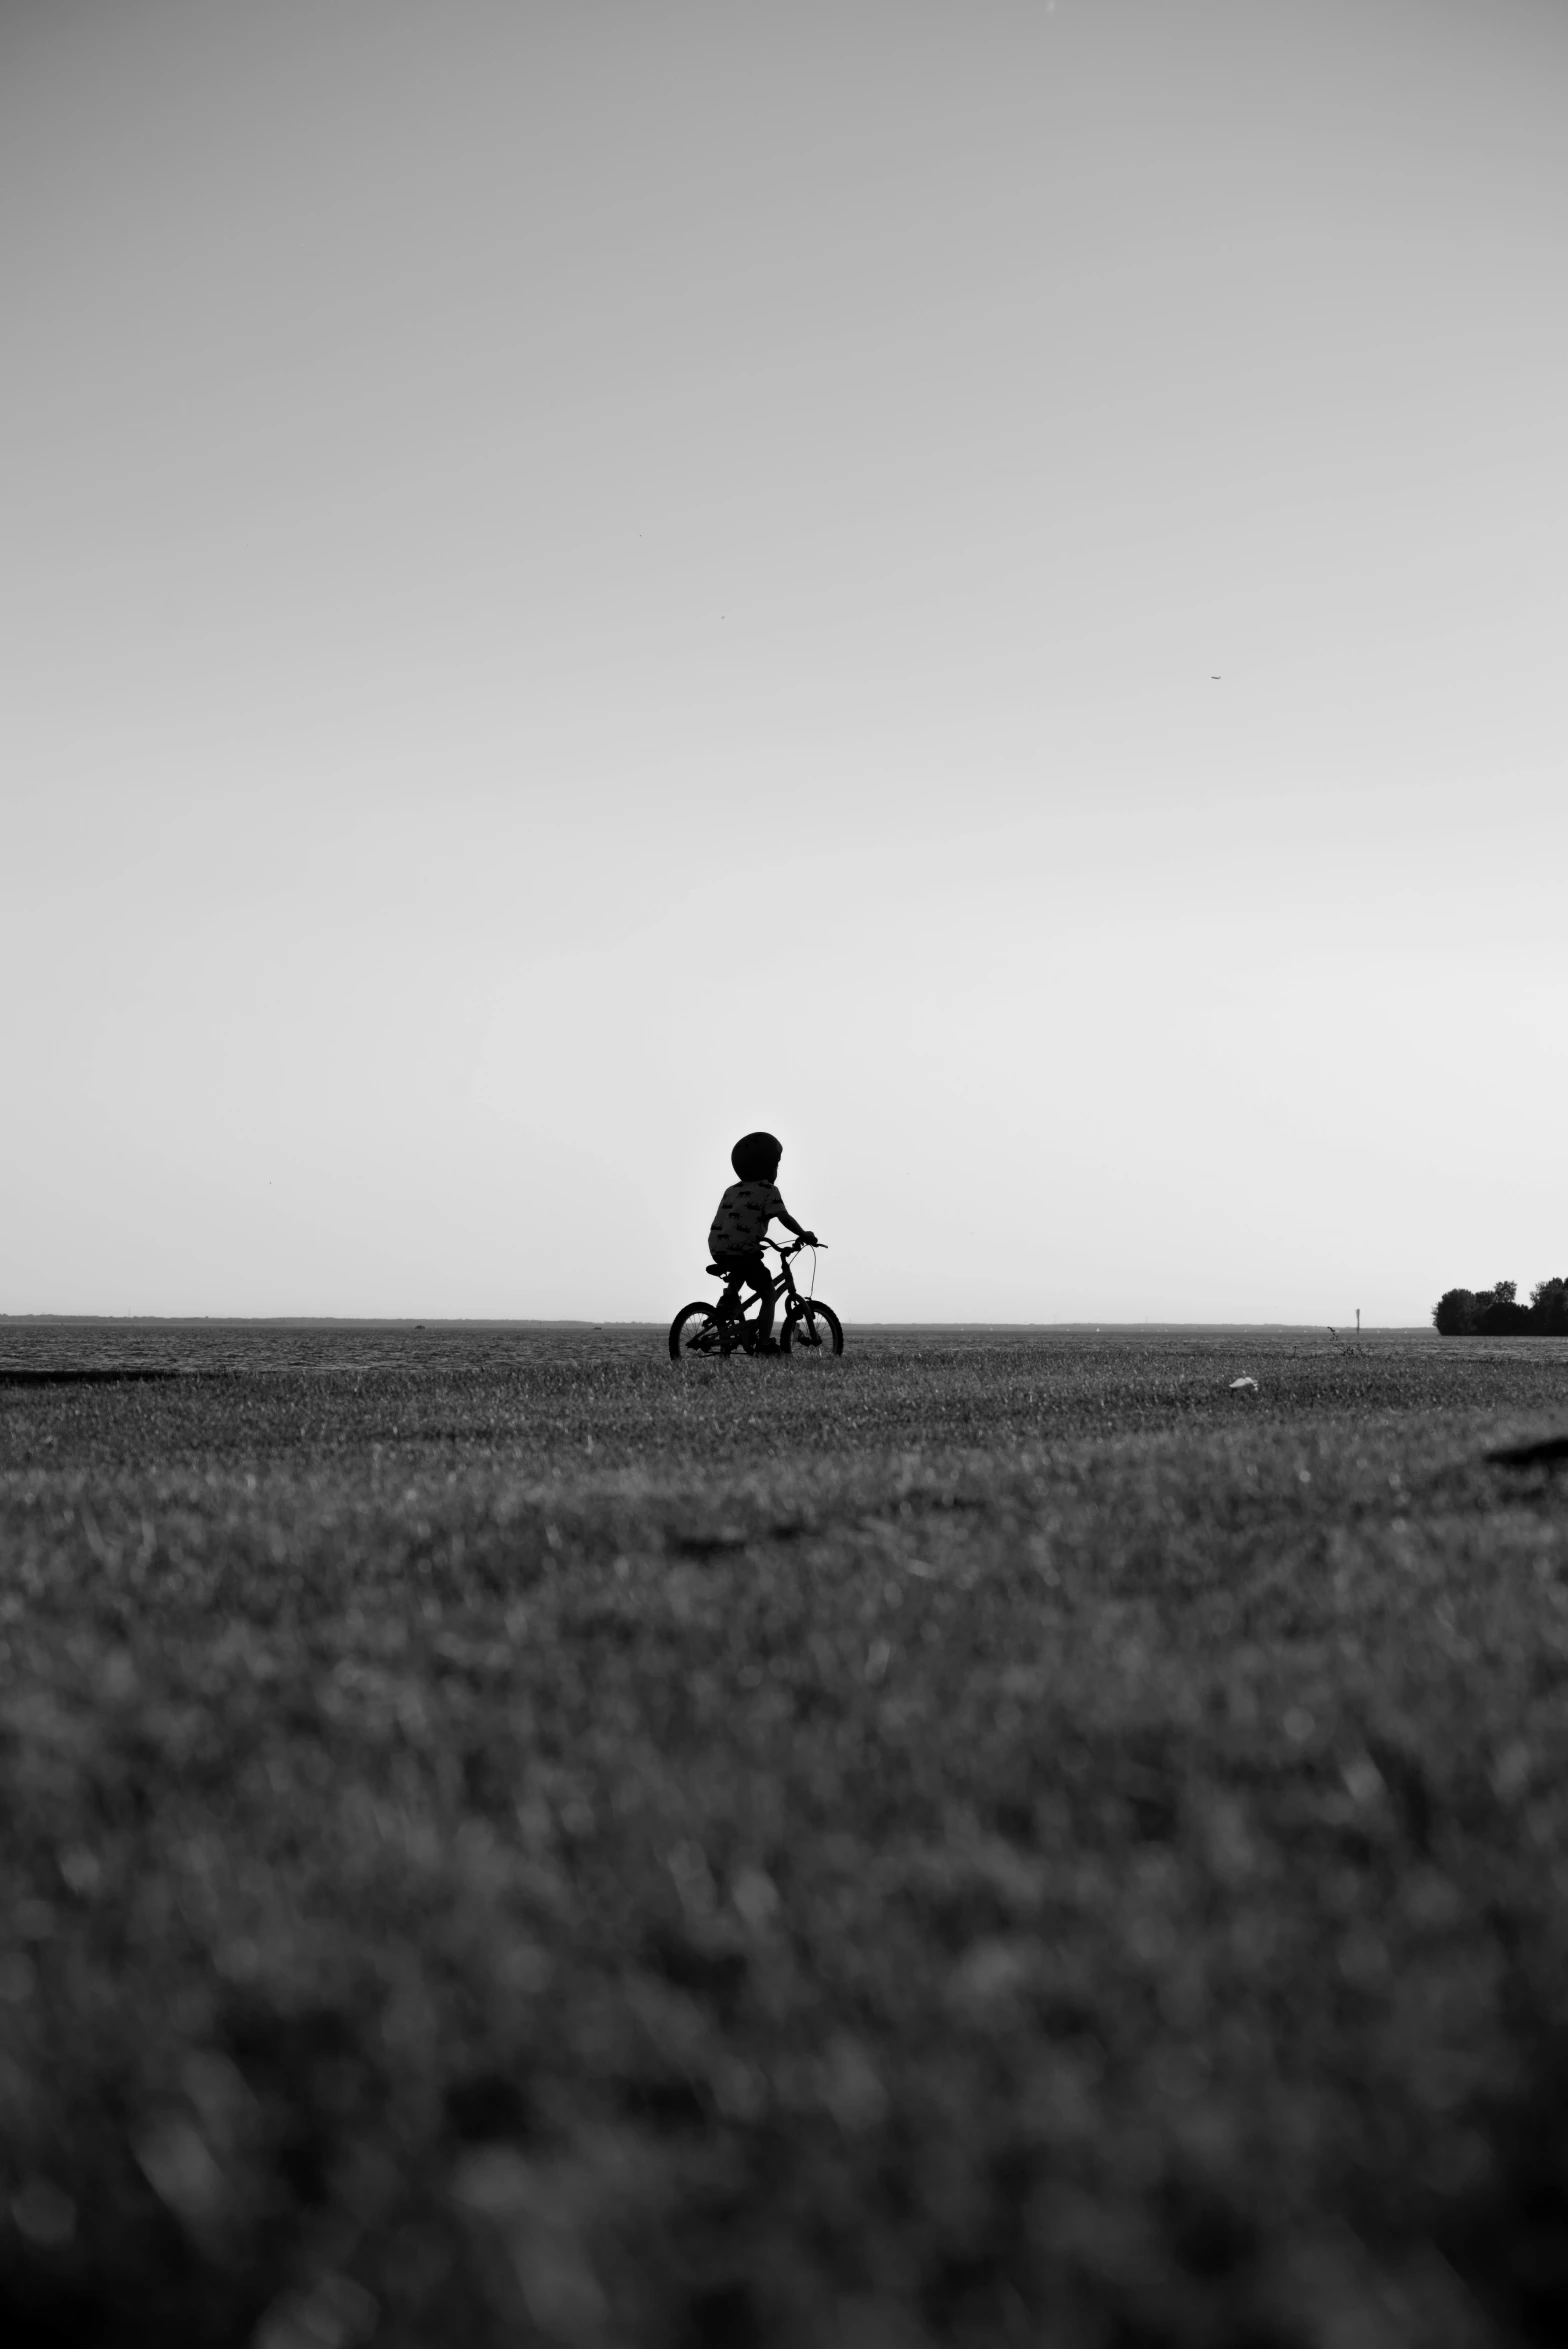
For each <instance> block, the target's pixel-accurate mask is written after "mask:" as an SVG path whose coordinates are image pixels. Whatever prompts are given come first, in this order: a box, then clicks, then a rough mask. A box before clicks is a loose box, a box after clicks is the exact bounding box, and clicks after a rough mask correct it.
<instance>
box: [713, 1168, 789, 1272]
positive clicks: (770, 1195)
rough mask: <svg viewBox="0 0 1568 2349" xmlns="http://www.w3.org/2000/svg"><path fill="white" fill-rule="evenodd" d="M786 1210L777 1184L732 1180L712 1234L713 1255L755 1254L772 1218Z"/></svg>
mask: <svg viewBox="0 0 1568 2349" xmlns="http://www.w3.org/2000/svg"><path fill="white" fill-rule="evenodd" d="M783 1213H784V1202H783V1200H782V1199H781V1198H780V1197H779V1192H778V1185H777V1184H776V1183H731V1185H730V1187H729V1189H728V1190H727V1191H726V1192H725V1194H724V1196H723V1198H722V1199H721V1200H720V1201H719V1212H718V1214H717V1215H716V1216H715V1217H714V1219H713V1229H712V1230H711V1231H710V1232H709V1234H708V1252H709V1254H710V1255H712V1256H755V1254H756V1252H757V1250H758V1249H759V1248H760V1247H761V1245H762V1240H763V1235H764V1234H765V1233H766V1231H767V1228H768V1223H769V1220H770V1218H771V1217H773V1216H775V1215H782V1214H783Z"/></svg>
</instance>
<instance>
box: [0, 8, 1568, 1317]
mask: <svg viewBox="0 0 1568 2349" xmlns="http://www.w3.org/2000/svg"><path fill="white" fill-rule="evenodd" d="M1565 119H1568V9H1565V8H1564V7H1563V6H1562V5H1561V0H1539V4H1534V0H1465V4H1460V0H1452V4H1449V0H1409V4H1407V0H1230V4H1226V0H1191V4H1184V5H1177V4H1176V0H1057V5H1056V6H1055V7H1054V8H1053V7H1051V6H1049V5H1047V0H1035V4H1034V5H1000V4H997V0H964V4H963V5H958V4H957V0H952V4H949V5H942V6H930V5H921V4H920V0H898V4H897V5H879V4H871V0H834V4H833V5H829V6H823V7H817V6H814V5H810V4H809V0H789V4H788V5H776V6H768V7H763V6H760V5H754V4H744V0H731V4H730V5H722V6H721V5H713V6H680V5H665V4H662V0H621V4H619V5H612V4H610V0H604V4H602V5H600V4H595V0H576V4H572V5H567V4H560V5H546V4H544V0H441V4H440V5H435V4H434V0H424V4H421V5H413V4H412V0H309V4H306V0H244V4H242V0H202V4H198V0H178V4H177V0H97V4H96V5H95V4H93V0H0V289H3V295H4V315H5V364H4V367H3V369H0V517H3V520H0V788H3V821H4V830H3V848H0V1081H3V1086H4V1103H5V1112H4V1125H3V1129H0V1309H7V1310H11V1311H28V1310H44V1311H62V1312H65V1311H87V1312H91V1311H102V1312H140V1311H145V1312H157V1313H184V1312H196V1313H343V1314H377V1313H386V1314H415V1315H426V1316H431V1317H434V1316H437V1315H442V1314H472V1315H497V1316H511V1315H550V1316H553V1315H574V1316H575V1315H582V1316H586V1317H589V1318H610V1317H648V1318H663V1317H665V1316H667V1315H668V1314H669V1313H671V1312H673V1310H674V1309H675V1307H676V1306H677V1305H678V1304H679V1303H680V1302H681V1301H682V1300H683V1299H684V1298H686V1297H688V1296H690V1295H692V1294H701V1293H703V1291H704V1290H705V1288H708V1287H711V1284H710V1283H705V1282H704V1281H703V1279H702V1265H703V1262H704V1259H705V1247H704V1241H705V1236H706V1231H707V1225H708V1221H709V1218H710V1216H711V1213H712V1210H713V1207H714V1205H715V1203H716V1201H717V1198H718V1194H719V1191H720V1189H721V1188H722V1186H723V1184H724V1183H725V1182H726V1181H728V1180H729V1179H730V1176H729V1166H728V1153H729V1148H730V1144H731V1142H732V1141H733V1140H734V1139H735V1137H736V1135H737V1134H739V1133H740V1132H742V1131H743V1130H744V1129H746V1128H748V1127H751V1126H756V1125H765V1126H769V1127H771V1128H772V1129H773V1130H774V1131H775V1132H777V1133H778V1134H780V1135H781V1136H782V1137H783V1139H784V1142H785V1146H786V1147H785V1158H784V1164H783V1169H782V1176H781V1182H782V1187H783V1190H784V1194H785V1197H786V1198H787V1199H788V1200H789V1202H790V1204H791V1207H792V1208H793V1209H794V1211H795V1212H796V1213H797V1214H798V1215H799V1216H801V1217H802V1219H803V1220H808V1221H810V1222H812V1223H814V1224H815V1225H816V1227H817V1228H818V1229H819V1230H820V1231H821V1232H822V1234H823V1235H824V1237H825V1238H826V1239H828V1240H829V1241H830V1242H831V1243H832V1252H831V1253H830V1254H829V1255H828V1256H826V1257H824V1259H823V1260H822V1272H821V1287H822V1289H823V1291H824V1293H825V1294H827V1295H828V1296H829V1297H830V1298H832V1299H833V1300H834V1301H835V1302H836V1303H838V1304H839V1305H840V1307H841V1309H842V1310H843V1311H844V1312H845V1314H846V1315H847V1316H851V1317H854V1316H860V1317H875V1318H892V1319H901V1318H917V1317H923V1316H939V1317H955V1318H976V1319H1017V1320H1054V1319H1082V1318H1088V1319H1091V1320H1095V1319H1100V1318H1104V1319H1107V1320H1111V1319H1144V1318H1148V1319H1188V1318H1196V1319H1204V1320H1231V1319H1245V1320H1264V1319H1268V1320H1300V1321H1309V1322H1325V1321H1334V1322H1340V1321H1346V1320H1349V1319H1350V1318H1351V1316H1352V1315H1353V1313H1354V1311H1355V1308H1356V1307H1357V1306H1358V1305H1359V1306H1361V1308H1362V1309H1363V1312H1364V1314H1365V1316H1366V1318H1367V1319H1368V1320H1369V1321H1372V1322H1384V1323H1390V1322H1394V1323H1409V1322H1415V1321H1419V1320H1423V1319H1424V1318H1425V1317H1426V1315H1427V1313H1428V1311H1429V1309H1430V1306H1431V1304H1432V1301H1433V1299H1434V1298H1435V1297H1436V1296H1437V1294H1438V1293H1439V1291H1440V1290H1442V1289H1444V1288H1446V1287H1448V1286H1450V1285H1451V1284H1454V1283H1464V1284H1465V1285H1468V1286H1480V1285H1482V1284H1483V1283H1490V1282H1491V1281H1492V1280H1494V1279H1495V1278H1497V1277H1498V1276H1500V1275H1511V1276H1513V1277H1514V1278H1516V1279H1517V1280H1518V1281H1519V1282H1520V1285H1521V1289H1522V1290H1527V1289H1528V1287H1529V1286H1530V1285H1531V1284H1532V1283H1533V1282H1534V1281H1535V1280H1538V1279H1540V1278H1542V1277H1544V1276H1545V1275H1547V1274H1555V1273H1560V1272H1568V1213H1565V1201H1568V1184H1565V1165H1568V1086H1565V1084H1564V1082H1563V1049H1564V1038H1565V1036H1568V946H1565V939H1568V918H1565V912H1564V879H1563V876H1564V871H1565V869H1568V866H1565V854H1568V791H1565V771H1564V770H1565V762H1564V746H1565V740H1568V662H1565V659H1564V646H1565V641H1568V628H1565V622H1568V564H1565V523H1568V434H1565V429H1564V415H1565V385H1568V303H1565V294H1564V288H1565V285H1568V139H1565V137H1564V133H1563V125H1564V121H1565Z"/></svg>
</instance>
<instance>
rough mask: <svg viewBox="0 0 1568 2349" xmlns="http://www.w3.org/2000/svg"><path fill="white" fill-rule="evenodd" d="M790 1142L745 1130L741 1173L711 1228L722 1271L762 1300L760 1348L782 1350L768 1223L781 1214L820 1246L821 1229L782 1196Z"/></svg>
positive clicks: (739, 1151)
mask: <svg viewBox="0 0 1568 2349" xmlns="http://www.w3.org/2000/svg"><path fill="white" fill-rule="evenodd" d="M783 1155H784V1145H783V1143H782V1142H780V1141H779V1139H778V1137H777V1135H776V1134H742V1136H741V1138H740V1140H739V1141H738V1142H737V1143H736V1145H735V1147H734V1149H733V1150H732V1151H731V1152H730V1164H731V1166H733V1168H734V1169H735V1172H736V1174H737V1175H738V1176H739V1178H740V1179H739V1181H738V1182H733V1183H731V1185H730V1187H729V1189H728V1190H727V1191H726V1192H725V1194H724V1196H723V1198H722V1199H721V1200H720V1201H719V1206H718V1212H717V1214H716V1215H715V1216H714V1218H713V1224H712V1228H711V1229H710V1231H709V1233H708V1252H709V1254H710V1255H711V1256H712V1258H713V1267H714V1270H715V1271H716V1272H722V1273H723V1274H724V1276H725V1278H726V1279H727V1280H731V1281H733V1282H734V1283H735V1285H736V1288H737V1290H739V1289H740V1288H741V1287H743V1286H744V1287H745V1288H748V1289H751V1290H753V1291H754V1292H755V1294H756V1296H757V1298H758V1300H759V1309H758V1313H757V1349H756V1350H757V1352H758V1353H759V1354H776V1353H777V1352H778V1350H779V1349H778V1347H777V1345H776V1344H775V1343H774V1339H773V1334H772V1332H773V1278H772V1275H771V1274H770V1273H769V1271H768V1268H767V1266H766V1264H764V1262H763V1260H762V1243H763V1241H764V1240H765V1239H766V1238H767V1233H768V1225H769V1223H770V1222H771V1221H772V1220H773V1218H774V1217H777V1219H778V1221H779V1222H780V1223H781V1224H783V1225H784V1227H785V1229H786V1230H787V1231H791V1232H793V1233H794V1234H795V1235H796V1237H797V1239H801V1240H804V1241H805V1243H806V1245H807V1246H808V1247H810V1248H815V1247H816V1246H818V1245H819V1243H818V1240H817V1235H816V1233H815V1232H808V1231H807V1230H806V1228H805V1226H804V1224H798V1223H797V1222H796V1221H795V1218H794V1217H793V1216H792V1215H791V1213H790V1211H789V1209H788V1208H787V1207H786V1206H785V1204H784V1201H783V1199H782V1198H781V1197H780V1196H779V1190H778V1171H779V1160H780V1159H781V1158H782V1157H783Z"/></svg>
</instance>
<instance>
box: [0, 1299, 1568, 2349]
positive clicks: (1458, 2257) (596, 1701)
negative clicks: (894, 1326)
mask: <svg viewBox="0 0 1568 2349" xmlns="http://www.w3.org/2000/svg"><path fill="white" fill-rule="evenodd" d="M111 1352H112V1353H113V1354H115V1355H116V1356H117V1357H119V1358H122V1359H126V1360H130V1359H135V1360H137V1361H141V1362H143V1363H148V1362H153V1361H155V1360H158V1359H160V1358H163V1359H166V1360H178V1361H180V1362H182V1363H183V1364H184V1365H186V1367H187V1369H188V1371H189V1372H190V1375H187V1376H183V1377H181V1378H179V1379H177V1380H174V1381H171V1382H168V1383H164V1384H156V1383H147V1384H119V1385H102V1386H16V1385H8V1386H0V1803H3V1820H0V1834H3V1838H4V1865H5V1899H4V1908H3V1919H0V2139H3V2143H0V2161H3V2174H0V2336H3V2337H4V2338H5V2339H6V2340H7V2341H8V2342H10V2343H13V2344H16V2345H17V2349H22V2345H24V2344H27V2345H30V2344H33V2343H43V2342H56V2343H83V2344H89V2343H92V2344H98V2343H101V2344H104V2345H105V2349H118V2345H119V2344H124V2343H133V2342H137V2343H139V2342H142V2341H149V2342H151V2341H156V2342H160V2343H167V2344H171V2345H181V2349H183V2345H186V2344H189V2345H192V2349H201V2345H204V2344H228V2343H235V2344H240V2343H247V2342H252V2341H254V2342H255V2343H256V2344H257V2345H258V2349H350V2345H351V2344H355V2343H361V2342H367V2343H368V2342H371V2341H375V2342H377V2343H382V2344H387V2345H392V2344H399V2343H407V2344H425V2343H429V2344H447V2343H456V2344H461V2345H464V2349H487V2345H488V2344H492V2343H493V2344H498V2345H499V2344H503V2343H505V2344H512V2343H519V2344H533V2343H540V2344H564V2345H567V2349H642V2345H643V2344H659V2345H668V2349H750V2345H751V2344H757V2345H758V2349H771V2345H774V2344H777V2345H779V2349H795V2345H797V2344H799V2345H801V2349H807V2345H809V2349H818V2345H820V2349H917V2345H919V2344H928V2343H948V2342H951V2343H963V2344H975V2345H977V2349H978V2345H982V2344H983V2345H986V2349H989V2345H991V2344H1015V2343H1040V2344H1049V2345H1050V2349H1159V2345H1163V2344H1184V2345H1185V2344H1190V2345H1192V2349H1211V2345H1212V2349H1393V2345H1396V2344H1407V2343H1408V2344H1410V2345H1412V2349H1469V2345H1471V2344H1475V2345H1480V2344H1485V2343H1488V2342H1493V2343H1497V2342H1514V2341H1521V2342H1522V2341H1539V2342H1555V2341H1557V2340H1560V2339H1562V2338H1563V2337H1564V2336H1565V2335H1568V1789H1565V1775H1564V1773H1565V1763H1568V1472H1564V1471H1559V1472H1555V1473H1554V1472H1553V1471H1552V1470H1551V1469H1549V1468H1534V1469H1527V1470H1523V1471H1517V1470H1515V1471H1510V1470H1508V1469H1504V1468H1499V1467H1495V1466H1492V1465H1489V1464H1488V1463H1487V1462H1486V1460H1485V1457H1484V1455H1485V1452H1486V1450H1487V1448H1488V1446H1489V1445H1492V1444H1494V1443H1497V1442H1501V1441H1505V1440H1508V1439H1512V1438H1520V1437H1525V1436H1531V1435H1536V1434H1540V1433H1545V1432H1548V1431H1551V1430H1554V1429H1568V1345H1564V1344H1561V1343H1554V1342H1552V1341H1543V1340H1523V1341H1519V1340H1516V1341H1503V1342H1497V1343H1493V1344H1490V1345H1488V1344H1486V1343H1484V1342H1482V1341H1453V1342H1447V1343H1445V1342H1442V1341H1439V1340H1437V1339H1435V1338H1421V1337H1416V1336H1411V1337H1405V1338H1391V1339H1382V1340H1379V1339H1373V1340H1369V1341H1367V1343H1366V1345H1365V1346H1364V1347H1363V1348H1361V1349H1359V1350H1357V1349H1354V1348H1351V1347H1348V1346H1347V1345H1346V1344H1345V1343H1343V1342H1338V1343H1336V1342H1335V1341H1334V1340H1333V1339H1331V1338H1330V1337H1329V1336H1328V1335H1327V1334H1326V1333H1325V1334H1324V1335H1323V1336H1321V1337H1320V1338H1313V1337H1310V1336H1292V1335H1270V1336H1235V1337H1219V1336H1213V1337H1200V1338H1191V1337H1178V1336H1164V1337H1147V1338H1144V1337H1127V1336H1118V1335H1116V1334H1114V1333H1107V1334H1105V1335H1103V1336H1099V1337H1084V1338H1078V1337H1065V1336H1057V1335H1039V1336H1030V1335H1024V1334H1009V1333H1006V1332H997V1333H991V1334H986V1333H967V1334H966V1333H946V1334H944V1333H941V1332H931V1333H924V1334H921V1333H907V1334H904V1335H898V1334H888V1333H882V1334H879V1335H870V1334H860V1333H857V1332H855V1331H854V1330H851V1331H850V1333H849V1342H848V1351H847V1352H846V1354H845V1357H844V1359H843V1360H842V1361H841V1362H837V1363H832V1362H829V1363H816V1364H803V1363H797V1362H788V1361H778V1362H749V1361H744V1360H743V1361H738V1362H735V1363H732V1364H730V1365H727V1366H722V1367H712V1366H698V1365H690V1366H686V1367H684V1368H676V1367H673V1366H672V1365H671V1364H670V1363H669V1361H668V1360H667V1359H665V1358H664V1345H663V1336H662V1333H661V1332H659V1331H656V1330H637V1331H628V1330H605V1331H589V1330H582V1329H578V1330H561V1331H553V1332H552V1331H535V1332H516V1331H481V1330H466V1331H464V1330H457V1329H440V1328H434V1327H433V1328H431V1329H429V1330H425V1331H417V1330H410V1329H408V1328H400V1329H382V1330H373V1329H362V1330H358V1331H353V1330H347V1331H345V1330H338V1331H332V1330H328V1329H321V1328H315V1329H311V1330H308V1331H307V1330H295V1331H288V1330H282V1331H280V1330H278V1329H276V1328H266V1329H260V1328H258V1329H253V1330H246V1329H244V1328H230V1329H221V1328H217V1327H209V1328H207V1329H206V1330H192V1329H185V1330H171V1329H168V1328H162V1329H157V1328H154V1327H152V1326H151V1325H149V1326H148V1327H147V1328H145V1329H137V1328H135V1327H131V1328H126V1327H124V1326H122V1327H121V1328H120V1329H118V1330H117V1331H115V1332H114V1333H112V1335H111V1334H110V1333H107V1332H105V1331H104V1330H102V1329H99V1330H93V1331H86V1330H81V1329H77V1330H72V1329H70V1328H68V1327H64V1326H59V1327H54V1328H49V1329H41V1328H39V1327H37V1326H29V1325H22V1324H17V1323H11V1324H7V1325H3V1329H0V1368H4V1366H5V1365H11V1366H13V1367H14V1366H16V1365H18V1364H23V1363H32V1364H33V1365H35V1366H39V1365H44V1364H47V1363H50V1362H53V1363H56V1364H61V1363H66V1362H76V1363H80V1362H85V1361H88V1360H90V1359H100V1360H101V1359H106V1358H107V1356H108V1355H109V1354H110V1353H111ZM1242 1374H1248V1375H1250V1376H1252V1377H1254V1378H1255V1379H1256V1380H1257V1382H1258V1384H1257V1391H1256V1392H1255V1393H1254V1392H1250V1391H1246V1390H1243V1391H1241V1392H1233V1391H1232V1390H1231V1388H1230V1385H1229V1382H1230V1380H1232V1379H1233V1378H1236V1377H1238V1376H1240V1375H1242Z"/></svg>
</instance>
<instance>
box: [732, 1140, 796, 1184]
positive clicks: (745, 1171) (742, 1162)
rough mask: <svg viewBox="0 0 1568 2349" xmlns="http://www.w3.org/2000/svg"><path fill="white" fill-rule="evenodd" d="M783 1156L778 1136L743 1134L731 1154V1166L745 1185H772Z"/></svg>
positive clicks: (782, 1147) (782, 1146)
mask: <svg viewBox="0 0 1568 2349" xmlns="http://www.w3.org/2000/svg"><path fill="white" fill-rule="evenodd" d="M783 1155H784V1145H783V1143H782V1142H781V1141H780V1140H779V1138H778V1136H777V1134H742V1136H741V1138H740V1140H739V1141H738V1142H737V1143H736V1145H735V1147H734V1149H733V1150H732V1151H731V1152H730V1164H731V1166H732V1167H733V1168H734V1169H735V1172H736V1173H737V1174H738V1175H739V1176H740V1179H741V1181H742V1182H743V1183H771V1182H772V1180H773V1178H774V1176H775V1175H776V1174H777V1173H778V1171H779V1160H780V1159H781V1158H782V1157H783Z"/></svg>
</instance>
